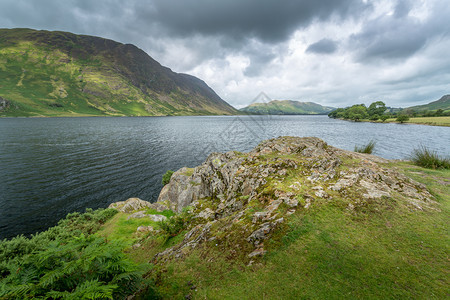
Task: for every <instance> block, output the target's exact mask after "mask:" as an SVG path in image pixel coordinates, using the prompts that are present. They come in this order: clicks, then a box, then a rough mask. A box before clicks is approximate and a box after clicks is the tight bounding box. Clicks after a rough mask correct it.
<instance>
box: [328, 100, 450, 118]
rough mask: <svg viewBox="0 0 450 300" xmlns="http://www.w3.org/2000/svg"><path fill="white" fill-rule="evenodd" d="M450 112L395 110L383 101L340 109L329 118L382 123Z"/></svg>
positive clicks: (446, 114) (440, 110)
mask: <svg viewBox="0 0 450 300" xmlns="http://www.w3.org/2000/svg"><path fill="white" fill-rule="evenodd" d="M448 115H450V112H448V111H444V110H442V109H438V110H426V111H416V110H413V109H410V108H406V109H398V110H397V111H395V110H394V109H391V108H388V107H386V104H385V103H384V102H383V101H375V102H373V103H372V104H370V105H369V107H367V106H366V105H365V104H355V105H352V106H349V107H346V108H338V109H336V110H333V111H332V112H330V113H329V114H328V117H330V118H334V119H344V120H352V121H356V122H357V121H360V120H370V121H378V120H381V121H382V122H384V121H386V120H387V119H390V118H395V119H396V120H397V121H398V122H401V123H403V122H405V121H408V120H409V118H410V117H439V116H448Z"/></svg>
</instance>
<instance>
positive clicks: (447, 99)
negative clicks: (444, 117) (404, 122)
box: [406, 94, 450, 111]
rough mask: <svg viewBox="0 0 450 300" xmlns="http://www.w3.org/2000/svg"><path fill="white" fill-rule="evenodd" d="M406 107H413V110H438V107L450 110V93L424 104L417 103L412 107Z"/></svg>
mask: <svg viewBox="0 0 450 300" xmlns="http://www.w3.org/2000/svg"><path fill="white" fill-rule="evenodd" d="M406 109H412V110H418V111H423V110H436V109H442V110H450V94H448V95H444V96H442V97H441V98H439V99H438V100H435V101H431V102H430V103H427V104H422V105H415V106H411V107H407V108H406Z"/></svg>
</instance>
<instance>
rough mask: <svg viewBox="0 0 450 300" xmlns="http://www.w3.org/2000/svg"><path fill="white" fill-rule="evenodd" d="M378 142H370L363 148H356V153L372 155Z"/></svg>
mask: <svg viewBox="0 0 450 300" xmlns="http://www.w3.org/2000/svg"><path fill="white" fill-rule="evenodd" d="M375 145H376V142H375V141H373V140H372V141H370V142H369V143H368V144H367V145H363V146H355V150H354V151H355V152H359V153H367V154H372V152H373V149H374V148H375Z"/></svg>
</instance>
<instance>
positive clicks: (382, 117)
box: [380, 115, 389, 122]
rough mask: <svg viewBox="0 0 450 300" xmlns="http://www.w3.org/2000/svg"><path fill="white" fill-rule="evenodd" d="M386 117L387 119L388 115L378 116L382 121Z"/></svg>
mask: <svg viewBox="0 0 450 300" xmlns="http://www.w3.org/2000/svg"><path fill="white" fill-rule="evenodd" d="M387 119H389V116H388V115H381V116H380V120H381V121H383V122H384V121H386V120H387Z"/></svg>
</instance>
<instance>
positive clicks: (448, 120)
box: [340, 116, 450, 127]
mask: <svg viewBox="0 0 450 300" xmlns="http://www.w3.org/2000/svg"><path fill="white" fill-rule="evenodd" d="M340 120H344V121H351V122H353V121H352V120H348V119H340ZM358 122H371V123H398V124H401V123H400V122H398V121H396V119H395V118H391V119H387V120H386V121H384V122H383V121H380V120H378V121H371V120H369V119H362V120H359V121H358ZM402 124H418V125H429V126H443V127H450V116H445V117H417V118H410V119H409V120H408V121H405V122H403V123H402Z"/></svg>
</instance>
